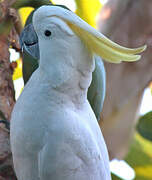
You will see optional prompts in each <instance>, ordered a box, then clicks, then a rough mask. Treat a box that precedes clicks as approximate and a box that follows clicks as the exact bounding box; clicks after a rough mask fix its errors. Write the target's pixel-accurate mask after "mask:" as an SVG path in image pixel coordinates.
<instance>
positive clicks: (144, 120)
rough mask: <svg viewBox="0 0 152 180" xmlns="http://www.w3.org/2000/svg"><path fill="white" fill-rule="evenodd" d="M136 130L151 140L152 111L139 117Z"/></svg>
mask: <svg viewBox="0 0 152 180" xmlns="http://www.w3.org/2000/svg"><path fill="white" fill-rule="evenodd" d="M137 131H138V132H139V134H140V135H141V136H143V137H144V138H146V139H148V140H150V141H152V111H151V112H149V113H147V114H146V115H144V116H142V117H140V119H139V122H138V124H137Z"/></svg>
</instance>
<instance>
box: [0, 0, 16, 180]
mask: <svg viewBox="0 0 152 180" xmlns="http://www.w3.org/2000/svg"><path fill="white" fill-rule="evenodd" d="M12 2H13V1H12ZM10 5H11V4H10V1H5V0H4V1H2V2H1V3H0V14H1V17H0V25H1V26H0V120H4V121H6V120H8V121H9V120H10V116H11V112H12V109H13V106H14V103H15V96H14V95H15V94H14V87H13V82H12V74H13V69H12V66H11V64H10V58H9V56H10V54H9V46H10V45H11V46H14V47H15V48H18V42H17V32H16V30H15V26H13V24H15V23H16V22H17V21H16V19H14V18H15V14H14V15H13V11H12V10H11V8H10ZM14 12H15V10H14ZM11 21H14V23H12V22H11ZM17 28H19V27H17ZM14 179H16V177H15V175H14V172H13V166H12V157H11V150H10V141H9V131H8V130H7V129H6V127H5V125H4V124H3V123H0V180H14Z"/></svg>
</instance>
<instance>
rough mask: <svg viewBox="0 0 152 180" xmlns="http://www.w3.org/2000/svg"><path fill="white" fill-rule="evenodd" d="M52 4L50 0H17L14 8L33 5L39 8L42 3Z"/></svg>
mask: <svg viewBox="0 0 152 180" xmlns="http://www.w3.org/2000/svg"><path fill="white" fill-rule="evenodd" d="M47 4H48V5H50V4H52V3H51V2H50V1H49V0H17V1H16V2H15V3H14V4H13V8H16V9H19V8H22V7H33V8H38V7H40V6H42V5H47Z"/></svg>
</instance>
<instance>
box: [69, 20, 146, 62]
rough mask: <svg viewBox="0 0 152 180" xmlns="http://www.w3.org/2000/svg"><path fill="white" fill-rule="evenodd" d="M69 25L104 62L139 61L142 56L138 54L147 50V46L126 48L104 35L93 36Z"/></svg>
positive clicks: (73, 25)
mask: <svg viewBox="0 0 152 180" xmlns="http://www.w3.org/2000/svg"><path fill="white" fill-rule="evenodd" d="M68 25H69V26H70V27H71V29H72V30H73V31H74V32H75V33H76V34H77V35H78V36H79V37H80V38H81V39H82V40H83V41H84V43H85V44H86V45H87V46H88V48H89V49H90V50H92V52H93V53H95V54H97V55H99V56H101V57H102V58H103V59H104V60H106V61H108V62H111V63H120V62H121V61H127V62H132V61H137V60H139V59H140V58H141V56H140V55H136V54H138V53H141V52H143V51H144V50H145V49H146V45H144V46H142V47H139V48H134V49H131V48H125V47H123V46H120V45H118V44H116V43H114V42H112V41H111V40H109V39H108V38H107V37H105V36H103V35H102V36H103V37H97V36H93V35H92V34H91V33H90V32H87V31H86V30H84V29H82V28H80V27H79V26H76V25H75V24H71V23H69V22H68Z"/></svg>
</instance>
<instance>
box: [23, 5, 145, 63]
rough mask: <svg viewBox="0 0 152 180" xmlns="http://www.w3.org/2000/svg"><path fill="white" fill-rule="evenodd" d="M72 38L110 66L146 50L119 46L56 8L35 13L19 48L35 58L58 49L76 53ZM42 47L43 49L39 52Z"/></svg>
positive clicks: (24, 32) (25, 30) (79, 20)
mask: <svg viewBox="0 0 152 180" xmlns="http://www.w3.org/2000/svg"><path fill="white" fill-rule="evenodd" d="M28 32H30V33H28ZM28 34H29V35H28ZM76 36H77V37H78V38H79V39H80V40H81V41H82V42H83V43H84V44H85V46H86V47H87V48H88V50H89V51H90V53H91V54H97V55H99V56H101V57H102V58H103V59H104V60H106V61H109V62H112V63H120V62H121V61H136V60H139V59H140V55H136V54H138V53H141V52H143V51H144V50H145V48H146V46H142V47H139V48H135V49H130V48H125V47H122V46H120V45H118V44H116V43H114V42H112V41H111V40H109V39H108V38H106V37H105V36H104V35H103V34H101V33H100V32H98V31H97V30H96V29H94V28H93V27H91V26H90V25H89V24H87V23H86V22H85V21H83V20H82V19H81V18H80V17H78V16H77V15H76V14H75V13H73V12H72V11H69V10H68V9H64V8H62V7H58V6H42V7H40V8H39V9H38V10H36V11H35V13H34V16H33V25H31V24H30V25H28V26H27V27H26V28H25V29H24V31H23V32H22V35H21V37H22V46H24V47H25V49H26V50H27V51H28V52H29V53H30V54H31V55H32V56H34V57H36V58H39V54H41V53H44V54H47V55H50V56H52V55H53V54H48V52H49V53H52V52H53V50H55V51H56V53H57V49H59V48H60V49H62V48H65V49H67V48H69V51H71V49H73V52H74V51H76V49H75V48H76V45H75V43H76V42H77V39H76V38H75V37H76ZM23 37H24V38H23ZM38 43H39V45H38ZM42 47H43V48H44V47H45V49H44V50H43V52H41V51H40V53H39V49H41V48H42ZM57 47H58V48H57ZM70 47H71V48H70ZM48 49H49V51H48ZM51 49H52V51H51ZM63 52H64V51H63ZM71 53H72V52H71ZM77 53H78V52H77Z"/></svg>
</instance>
